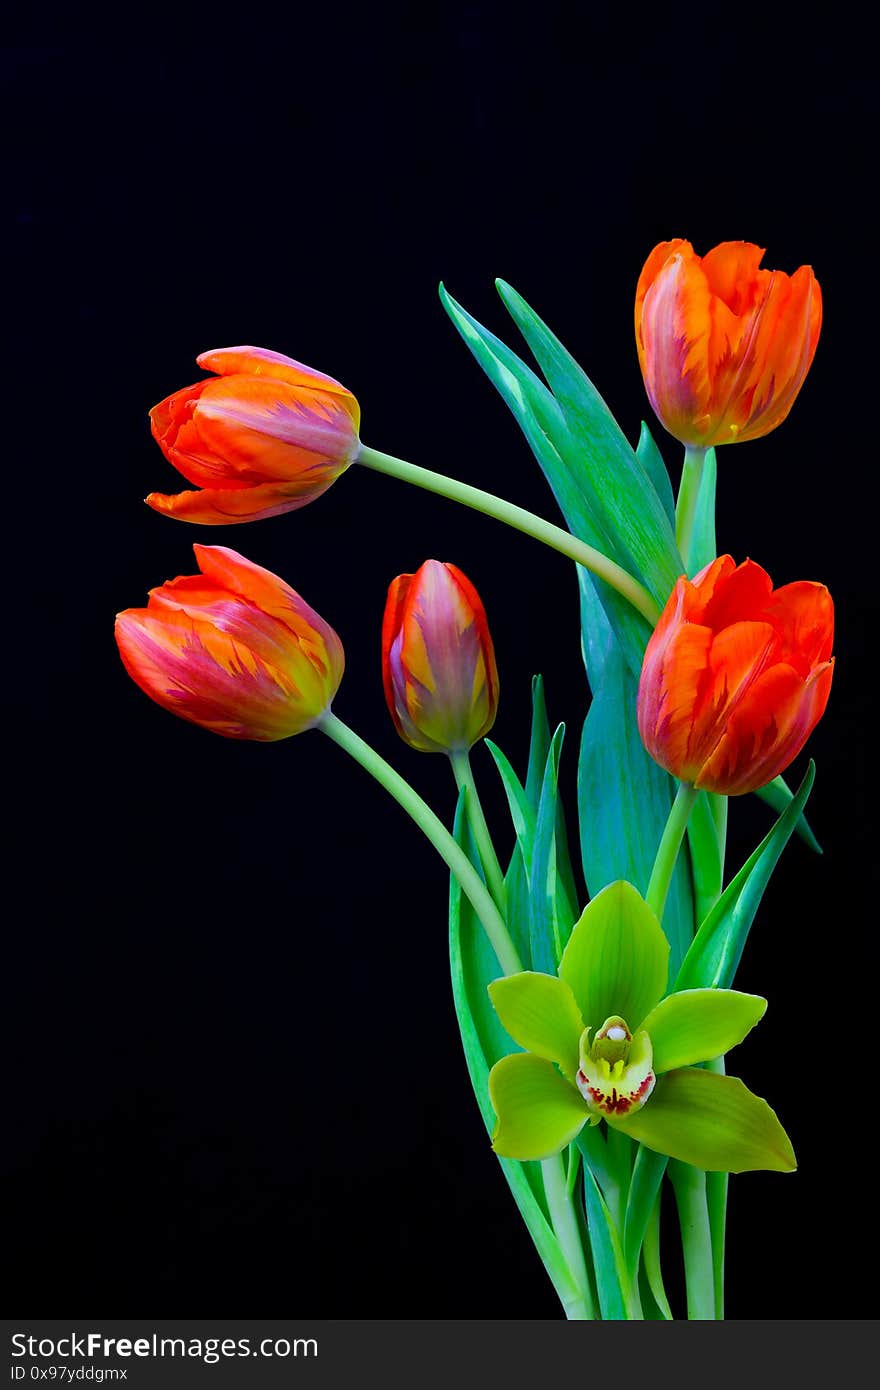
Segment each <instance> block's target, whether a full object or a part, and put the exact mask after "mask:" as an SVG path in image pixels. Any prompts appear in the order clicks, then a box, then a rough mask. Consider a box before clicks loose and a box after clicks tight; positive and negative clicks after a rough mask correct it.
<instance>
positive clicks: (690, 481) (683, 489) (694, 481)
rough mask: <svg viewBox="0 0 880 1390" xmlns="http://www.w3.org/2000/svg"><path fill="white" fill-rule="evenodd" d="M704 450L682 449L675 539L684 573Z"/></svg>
mask: <svg viewBox="0 0 880 1390" xmlns="http://www.w3.org/2000/svg"><path fill="white" fill-rule="evenodd" d="M705 458H706V450H705V449H701V448H699V447H697V446H695V445H692V444H688V445H686V446H685V451H684V468H683V469H682V474H681V483H680V485H679V489H678V499H677V501H676V504H675V539H676V543H677V545H678V549H679V553H680V555H681V558H682V560H683V561H684V568H685V573H686V574H690V565H689V561H690V551H691V539H692V537H693V532H694V518H695V516H696V514H697V498H698V497H699V495H700V482H701V481H702V477H703V462H704V460H705Z"/></svg>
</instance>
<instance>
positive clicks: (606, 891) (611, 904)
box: [559, 880, 669, 1029]
mask: <svg viewBox="0 0 880 1390" xmlns="http://www.w3.org/2000/svg"><path fill="white" fill-rule="evenodd" d="M668 970H669V942H668V941H667V939H666V937H665V936H664V935H663V931H662V929H661V927H660V923H659V922H658V921H657V918H656V917H655V915H654V913H653V912H652V911H651V909H650V908H649V907H648V904H647V903H646V902H645V900H644V898H643V897H642V896H641V894H640V893H638V892H637V891H636V889H635V888H633V886H632V884H631V883H626V882H624V881H623V880H620V881H619V882H617V883H610V884H609V885H608V887H607V888H603V889H602V892H601V893H597V894H596V897H595V898H593V900H592V902H590V903H589V904H588V905H587V907H586V908H585V909H584V911H583V914H582V915H581V918H580V920H579V921H578V922H577V923H576V924H575V926H574V928H573V929H572V933H571V936H570V937H569V940H568V945H567V946H566V948H565V950H564V951H563V953H562V960H561V961H560V962H559V974H560V975H561V977H562V979H563V980H565V981H566V983H567V984H568V985H570V986H571V990H572V993H573V994H574V997H575V999H576V1001H577V1004H578V1007H579V1008H580V1011H581V1014H582V1015H583V1019H584V1023H586V1024H587V1025H588V1026H589V1027H591V1028H598V1027H599V1026H600V1024H601V1023H602V1021H603V1019H606V1018H608V1017H609V1015H611V1014H621V1015H622V1016H623V1017H624V1018H625V1019H626V1020H627V1022H628V1024H629V1026H630V1028H632V1029H637V1028H639V1027H641V1023H642V1019H643V1018H644V1017H645V1015H646V1014H647V1013H648V1012H649V1011H650V1010H651V1009H653V1007H654V1005H655V1004H656V1003H657V1001H658V1000H659V999H660V998H661V997H662V995H663V994H664V993H665V990H666V979H667V974H668Z"/></svg>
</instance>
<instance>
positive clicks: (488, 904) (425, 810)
mask: <svg viewBox="0 0 880 1390" xmlns="http://www.w3.org/2000/svg"><path fill="white" fill-rule="evenodd" d="M315 727H316V728H318V729H320V730H321V731H322V733H325V734H327V735H328V737H329V738H332V739H333V742H334V743H338V744H339V747H340V748H342V749H344V750H345V752H346V753H349V754H350V755H351V756H352V757H353V758H354V760H355V762H358V763H360V765H361V767H362V768H364V769H365V771H367V772H369V774H370V776H371V777H375V779H376V781H377V782H378V783H379V784H380V785H381V786H383V787H384V788H385V790H386V791H387V792H390V794H391V795H392V796H393V797H394V800H395V801H396V802H397V803H398V805H400V806H402V807H403V809H404V810H405V811H406V812H407V813H408V814H409V815H410V816H411V817H412V819H413V820H414V821H415V823H416V825H417V826H418V827H419V829H420V830H421V831H422V832H423V833H424V834H425V835H426V836H427V838H428V839H429V840H430V842H431V844H432V845H433V846H434V848H435V849H436V851H437V853H438V854H439V855H440V858H441V859H443V860H444V861H445V863H446V865H447V867H448V868H449V870H450V872H451V873H452V874H453V875H454V876H455V878H456V879H457V880H458V882H459V884H460V886H461V891H462V892H463V893H464V895H465V897H466V898H468V900H469V901H470V904H471V906H472V907H473V909H474V912H476V914H477V916H478V917H479V919H480V922H481V923H482V926H483V930H484V931H485V933H486V935H487V936H488V938H489V941H490V942H491V945H492V949H493V951H494V952H495V955H496V956H497V957H498V963H499V965H500V966H501V969H502V970H503V971H504V973H505V974H506V975H515V974H518V973H519V971H521V970H522V968H523V967H522V961H521V960H520V958H519V955H518V953H517V950H516V947H515V946H514V944H513V942H512V941H511V939H510V935H509V933H508V930H507V926H506V923H505V921H504V918H503V917H502V915H501V913H500V912H499V911H498V908H497V907H496V906H495V904H494V902H493V901H492V897H491V894H490V893H489V890H488V888H487V887H486V885H485V883H484V882H483V880H482V879H481V878H480V875H479V874H478V873H477V871H476V869H475V868H474V866H473V864H472V863H471V861H470V860H469V859H468V857H467V855H466V854H465V852H464V850H463V849H462V848H461V846H460V845H458V844H456V842H455V840H454V839H453V837H452V835H450V833H449V831H448V830H447V829H446V826H445V825H444V824H443V822H442V821H441V820H440V818H439V816H436V815H435V814H434V812H433V811H432V810H431V808H430V806H429V805H428V804H427V802H426V801H423V800H422V798H421V797H420V796H419V794H418V792H417V791H415V790H414V788H413V787H411V786H410V785H409V783H408V782H405V781H404V779H403V778H402V777H401V776H400V773H399V772H395V770H394V768H393V767H392V766H391V764H390V763H387V762H386V761H385V759H384V758H383V757H381V756H380V755H379V754H378V753H377V752H376V750H375V749H374V748H371V747H370V745H369V744H368V743H365V742H364V740H363V739H362V738H361V737H360V735H359V734H356V733H355V731H354V729H350V728H349V726H348V725H347V724H344V723H343V722H342V720H341V719H337V717H336V715H335V714H333V713H331V711H330V710H329V709H328V710H326V711H325V713H324V714H323V715H322V716H321V718H320V719H319V720H318V722H317V725H316V726H315Z"/></svg>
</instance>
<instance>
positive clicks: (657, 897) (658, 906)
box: [645, 782, 697, 922]
mask: <svg viewBox="0 0 880 1390" xmlns="http://www.w3.org/2000/svg"><path fill="white" fill-rule="evenodd" d="M696 798H697V793H696V791H695V790H694V788H693V787H692V786H691V784H690V782H679V784H678V791H677V792H676V796H675V800H674V801H673V803H672V810H671V811H670V812H669V819H668V820H667V822H666V828H665V829H664V831H663V834H662V836H661V837H660V844H659V846H658V848H657V857H656V859H655V860H654V868H653V869H652V870H651V882H650V883H649V884H648V891H647V894H646V895H645V898H646V901H647V904H648V906H649V907H650V908H651V910H652V911H653V912H654V914H655V916H656V918H657V921H658V922H662V921H663V909H664V907H665V906H666V897H667V894H668V893H669V885H670V883H671V882H672V875H673V872H674V870H675V864H676V860H677V859H678V851H679V849H680V848H681V842H682V839H683V838H684V832H685V830H686V829H687V823H688V817H689V816H690V813H691V809H692V807H693V804H694V802H695V801H696Z"/></svg>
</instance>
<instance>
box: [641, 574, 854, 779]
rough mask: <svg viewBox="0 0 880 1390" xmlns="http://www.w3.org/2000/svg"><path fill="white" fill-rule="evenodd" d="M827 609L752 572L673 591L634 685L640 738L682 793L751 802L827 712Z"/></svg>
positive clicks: (830, 634) (817, 596)
mask: <svg viewBox="0 0 880 1390" xmlns="http://www.w3.org/2000/svg"><path fill="white" fill-rule="evenodd" d="M833 639H834V607H833V604H832V601H831V595H830V594H829V592H828V590H827V589H826V588H825V587H824V585H822V584H811V583H807V582H806V581H803V582H799V583H795V584H785V585H783V587H782V588H781V589H774V588H773V585H772V581H771V579H770V576H769V575H768V574H767V573H766V572H765V571H764V570H763V569H761V567H760V565H756V564H754V563H753V562H752V561H751V560H746V561H744V563H743V564H741V565H739V566H737V565H736V564H735V563H734V561H733V560H732V559H731V557H730V556H729V555H721V556H719V558H718V559H717V560H713V562H712V564H711V565H708V566H707V567H706V568H705V569H704V570H702V571H701V572H700V574H698V575H697V576H696V578H695V579H694V580H688V579H687V578H685V577H684V576H682V578H681V579H679V581H678V583H677V584H676V586H675V588H674V589H673V591H672V593H671V595H670V597H669V600H668V602H667V604H666V607H665V608H664V609H663V612H662V613H661V615H660V621H659V622H658V624H657V627H656V629H655V630H654V633H653V635H652V637H651V640H650V641H649V643H648V646H647V649H646V651H645V659H644V663H643V665H642V674H641V679H640V681H639V694H638V705H637V715H638V725H639V733H640V734H641V736H642V740H643V742H644V744H645V747H646V748H647V750H648V752H649V753H650V754H651V757H652V758H654V760H655V761H656V762H658V763H659V764H660V766H661V767H665V768H666V770H667V772H671V773H673V774H674V775H675V776H676V777H678V778H680V780H681V781H683V782H691V783H693V784H694V786H696V787H698V788H700V789H704V790H706V791H713V792H720V793H722V794H723V795H726V796H739V795H741V794H742V793H744V792H750V791H755V790H756V789H757V788H758V787H763V786H764V785H765V784H766V783H767V782H771V781H772V780H773V778H774V777H778V776H779V774H780V773H781V772H783V771H784V770H785V768H786V767H788V765H789V763H790V762H791V761H792V760H793V759H794V758H795V757H796V756H797V754H798V753H799V752H800V750H801V749H802V748H803V746H804V744H805V743H806V741H807V738H808V737H809V735H810V734H811V733H812V731H813V729H814V728H815V726H816V724H817V723H818V722H819V719H820V718H821V716H822V714H823V712H824V710H825V706H826V704H827V703H828V694H829V691H830V689H831V676H832V672H833V669H834V661H833V659H831V647H832V643H833Z"/></svg>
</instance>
